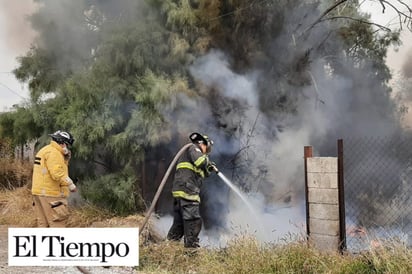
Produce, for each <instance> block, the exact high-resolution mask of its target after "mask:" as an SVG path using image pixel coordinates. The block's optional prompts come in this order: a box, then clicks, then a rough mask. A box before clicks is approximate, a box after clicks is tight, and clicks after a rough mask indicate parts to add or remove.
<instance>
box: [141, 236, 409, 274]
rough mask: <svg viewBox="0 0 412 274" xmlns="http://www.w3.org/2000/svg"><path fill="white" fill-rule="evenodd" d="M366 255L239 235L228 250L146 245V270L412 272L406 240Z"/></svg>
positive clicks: (143, 250) (143, 268) (143, 254)
mask: <svg viewBox="0 0 412 274" xmlns="http://www.w3.org/2000/svg"><path fill="white" fill-rule="evenodd" d="M391 245H392V246H382V247H381V248H378V249H373V250H370V251H368V252H365V253H363V254H358V255H354V254H346V255H342V254H339V253H333V252H332V253H324V252H320V251H318V250H316V249H314V248H310V247H308V245H306V243H304V242H296V243H289V244H283V245H281V244H260V243H259V242H258V241H256V240H255V239H254V238H251V237H239V238H237V239H235V240H233V241H232V242H230V243H229V245H228V246H227V247H226V248H221V249H206V248H201V249H199V250H197V252H195V253H192V252H188V250H187V249H185V248H183V247H182V244H181V243H175V242H168V241H165V242H162V243H159V244H150V245H147V246H141V248H140V266H139V267H138V268H137V270H138V271H139V272H140V271H141V272H143V273H209V274H210V273H227V274H232V273H233V274H237V273H240V274H242V273H244V274H246V273H339V274H344V273H345V274H346V273H353V274H359V273H365V274H366V273H405V274H407V273H412V253H411V250H410V249H407V248H406V247H405V246H403V245H401V244H399V243H398V244H395V243H391Z"/></svg>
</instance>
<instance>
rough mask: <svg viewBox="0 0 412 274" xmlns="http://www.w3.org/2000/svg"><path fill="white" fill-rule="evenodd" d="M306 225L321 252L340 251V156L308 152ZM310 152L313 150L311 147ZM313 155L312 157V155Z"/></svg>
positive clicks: (310, 239) (306, 157)
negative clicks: (325, 155) (316, 155)
mask: <svg viewBox="0 0 412 274" xmlns="http://www.w3.org/2000/svg"><path fill="white" fill-rule="evenodd" d="M306 152H307V149H306V147H305V181H306V186H305V190H306V209H307V211H306V217H307V220H306V226H307V236H308V240H309V243H310V244H311V245H312V246H314V247H315V248H317V249H319V250H322V251H339V250H341V237H342V235H341V225H340V215H341V211H340V209H339V200H340V197H339V185H338V158H337V157H313V155H311V154H312V153H310V154H308V155H307V154H306ZM310 152H311V150H310ZM309 155H310V156H309Z"/></svg>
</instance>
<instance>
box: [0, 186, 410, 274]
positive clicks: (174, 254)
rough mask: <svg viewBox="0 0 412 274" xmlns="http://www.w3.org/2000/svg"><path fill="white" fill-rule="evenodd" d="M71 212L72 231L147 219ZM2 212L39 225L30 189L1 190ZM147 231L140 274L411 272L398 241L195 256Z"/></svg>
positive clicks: (251, 245) (233, 247)
mask: <svg viewBox="0 0 412 274" xmlns="http://www.w3.org/2000/svg"><path fill="white" fill-rule="evenodd" d="M71 211H72V212H71V216H70V219H69V226H71V227H90V226H92V227H136V226H140V225H141V223H142V220H143V216H141V215H132V216H128V217H117V216H113V215H111V214H109V213H108V212H107V211H105V210H102V209H100V208H97V207H95V206H92V205H88V204H86V205H85V206H82V207H80V208H73V209H72V210H71ZM0 213H1V215H0V225H7V226H17V227H33V226H35V220H34V217H33V213H32V209H31V194H30V189H29V188H28V187H27V186H25V187H21V188H16V189H14V190H1V191H0ZM147 228H149V229H145V231H144V233H142V234H141V235H140V243H141V246H140V256H139V260H140V266H139V267H138V268H137V271H138V272H139V273H140V272H143V273H199V274H200V273H208V274H209V273H219V274H220V273H228V274H231V273H233V274H235V273H236V274H237V273H241V274H242V273H245V274H246V273H330V274H334V273H339V274H341V273H342V274H343V273H345V274H346V273H353V274H355V273H356V274H358V273H365V274H366V273H385V274H392V273H393V274H395V273H405V274H409V273H412V250H411V249H410V248H407V247H406V246H405V245H403V244H401V243H399V242H396V241H388V242H384V243H380V244H379V245H377V246H376V247H374V248H371V249H370V250H369V251H365V252H364V253H362V254H356V255H354V254H344V255H341V254H339V253H325V252H320V251H318V250H316V249H314V248H310V247H308V245H307V244H306V243H304V242H294V243H289V244H282V245H280V244H278V245H275V244H261V243H259V242H258V241H257V240H256V239H254V238H252V237H248V236H245V235H240V236H239V237H238V238H236V239H234V240H232V241H231V242H229V244H228V245H227V246H226V247H225V248H219V249H213V248H200V249H197V250H196V252H193V251H191V250H188V249H185V248H184V247H183V245H182V243H176V242H169V241H160V240H161V238H156V233H154V231H153V229H152V226H151V225H150V224H149V225H148V226H147ZM149 230H150V231H149Z"/></svg>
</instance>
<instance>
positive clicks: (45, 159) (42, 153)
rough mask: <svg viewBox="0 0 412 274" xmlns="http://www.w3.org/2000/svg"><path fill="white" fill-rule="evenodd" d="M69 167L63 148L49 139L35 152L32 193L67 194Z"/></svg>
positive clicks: (41, 194)
mask: <svg viewBox="0 0 412 274" xmlns="http://www.w3.org/2000/svg"><path fill="white" fill-rule="evenodd" d="M70 180H71V179H70V177H69V168H68V162H67V161H65V159H64V154H63V148H62V147H61V146H60V145H59V144H58V143H56V142H55V141H51V142H50V144H48V145H46V146H44V147H43V148H42V149H40V150H39V152H38V153H37V154H36V157H35V159H34V167H33V178H32V189H31V192H32V194H33V195H40V196H48V197H67V196H69V193H70V192H69V187H68V185H69V182H70Z"/></svg>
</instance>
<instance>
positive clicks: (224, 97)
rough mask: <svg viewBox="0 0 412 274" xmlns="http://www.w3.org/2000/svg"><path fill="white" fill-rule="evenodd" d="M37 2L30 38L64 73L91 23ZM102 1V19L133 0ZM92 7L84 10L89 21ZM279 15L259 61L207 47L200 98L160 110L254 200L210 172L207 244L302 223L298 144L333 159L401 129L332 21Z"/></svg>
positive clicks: (305, 7) (301, 9) (280, 232)
mask: <svg viewBox="0 0 412 274" xmlns="http://www.w3.org/2000/svg"><path fill="white" fill-rule="evenodd" d="M41 2H42V3H43V5H45V6H47V9H43V10H41V13H40V14H39V15H37V16H35V17H33V18H32V22H33V25H34V28H39V29H42V28H44V26H45V25H47V24H51V23H52V24H53V26H54V27H53V29H51V31H50V32H49V33H48V34H47V36H46V37H43V39H42V41H37V43H38V44H42V45H43V46H44V47H45V48H46V49H54V50H55V49H58V50H59V52H56V54H57V55H58V56H61V58H59V67H60V68H61V69H62V70H66V69H75V68H76V66H77V65H78V64H76V63H75V60H82V58H81V57H82V56H84V57H85V58H86V56H90V55H91V54H92V52H91V49H93V48H94V46H95V43H96V44H98V43H97V41H96V39H97V37H95V36H94V32H93V29H94V28H91V27H90V25H87V23H90V22H86V21H84V17H83V15H84V14H83V13H80V15H79V12H77V11H78V10H82V9H84V7H85V6H86V4H87V3H86V1H78V2H77V3H78V6H77V7H76V5H73V4H71V3H73V1H70V0H65V1H53V0H47V1H41ZM296 2H298V1H296ZM310 2H312V1H310ZM104 3H107V5H105V6H103V8H104V9H106V10H105V12H106V13H105V14H108V15H110V14H122V12H126V11H131V10H135V9H136V8H137V7H136V6H134V5H133V3H140V1H131V0H130V1H126V0H125V1H116V4H115V5H114V4H113V5H112V4H110V3H109V1H105V2H104ZM113 3H114V2H113ZM101 7H102V6H101ZM115 9H116V10H115ZM323 10H324V9H323ZM94 11H95V10H94V9H93V8H90V10H89V12H88V15H90V16H89V17H90V18H91V15H92V14H93V12H94ZM109 11H110V12H109ZM119 11H120V12H119ZM284 12H286V13H287V16H283V17H279V18H269V19H267V20H269V21H270V20H271V21H270V22H266V23H267V24H266V25H265V27H267V26H271V25H273V26H274V27H273V29H269V31H268V32H267V33H268V34H269V35H268V37H264V38H265V39H261V40H260V41H264V42H265V45H264V46H262V47H261V48H260V50H265V56H267V58H266V59H262V58H258V57H259V52H258V50H257V52H254V53H251V54H254V55H253V56H256V58H251V60H250V66H248V67H247V68H242V69H239V65H238V64H236V61H237V60H236V56H233V55H234V53H233V52H232V51H231V49H227V48H223V47H222V48H218V47H215V48H214V49H211V50H210V51H209V52H208V53H207V54H205V55H204V56H202V57H199V58H198V59H197V60H195V61H194V62H193V64H192V66H191V67H190V68H189V69H190V74H191V77H192V78H193V80H194V84H195V88H194V89H195V90H196V92H198V94H197V95H199V96H189V95H178V97H177V98H176V101H175V102H174V103H175V104H176V108H175V109H176V110H173V111H171V110H165V114H166V113H167V114H168V115H170V116H169V118H170V121H171V123H170V128H171V129H173V131H174V132H178V134H179V135H180V136H179V137H182V138H185V136H188V134H189V133H190V132H193V131H199V132H202V133H206V134H208V135H209V136H210V137H211V138H212V139H213V140H214V141H215V146H214V149H213V152H212V154H211V156H210V157H211V159H212V160H214V161H215V162H216V163H217V164H218V166H219V168H220V170H221V172H222V173H223V174H224V175H225V176H227V177H228V178H229V179H230V180H231V181H232V182H233V183H234V184H235V185H237V186H238V187H239V188H240V189H241V190H242V192H243V194H244V195H245V196H246V199H248V201H249V202H250V204H252V208H253V212H249V211H251V209H250V208H248V207H247V206H246V205H245V203H244V201H242V199H240V197H238V196H237V195H236V194H234V193H233V191H231V190H230V189H229V188H228V187H227V186H226V185H225V184H224V182H222V180H221V179H220V178H219V177H218V176H215V175H213V176H212V177H210V178H208V179H207V180H206V182H205V187H204V193H205V197H204V199H203V201H204V202H203V205H204V207H205V209H204V211H205V219H206V220H205V221H206V229H205V230H204V231H203V233H204V235H203V236H204V238H203V241H204V244H205V245H207V244H222V240H224V239H230V238H231V237H232V236H236V235H239V234H241V233H242V232H247V233H252V234H256V236H257V237H258V238H259V239H261V240H263V241H273V240H277V239H279V238H282V237H283V236H284V235H285V234H287V233H288V232H289V233H290V232H295V233H297V234H299V233H300V232H301V231H302V228H303V224H304V222H305V219H304V216H305V213H304V199H303V192H304V174H303V172H304V170H303V147H304V146H306V145H313V146H314V149H315V154H318V155H320V156H334V155H335V154H336V148H335V144H336V139H338V138H344V137H345V136H370V135H372V136H382V135H388V134H392V133H393V132H396V131H399V130H400V129H401V128H400V125H399V119H398V118H399V117H398V113H397V106H396V105H395V103H394V102H393V101H392V98H391V97H390V94H389V93H388V92H386V90H385V87H384V86H382V79H380V78H379V77H380V76H379V75H376V74H374V73H373V71H374V70H375V66H374V64H373V63H370V64H368V63H367V62H368V61H365V62H363V63H362V64H361V65H359V64H357V65H355V63H354V61H353V60H351V59H350V58H348V56H347V55H346V54H344V50H343V49H344V47H343V44H342V42H341V40H340V37H339V36H336V35H334V34H333V33H334V31H336V29H333V28H334V25H333V23H330V24H329V23H328V24H326V23H323V24H322V23H320V24H317V25H316V26H314V27H313V28H309V26H311V23H313V22H315V21H316V20H317V19H318V18H319V16H320V8H318V7H317V6H316V5H311V4H305V3H303V4H301V5H296V6H293V5H292V7H290V9H288V10H286V11H284ZM73 15H77V16H80V17H81V18H76V17H75V16H73ZM111 19H113V18H105V20H109V21H110V20H111ZM115 21H116V20H113V22H115ZM74 22H81V24H74ZM94 23H95V24H96V25H95V26H94V27H95V28H99V27H100V25H99V22H94ZM85 38H87V39H85ZM74 56H75V57H76V58H73V57H74ZM333 64H339V66H333ZM334 67H339V68H340V70H339V71H336V70H333V68H334ZM171 129H167V130H171ZM177 150H178V148H176V151H177ZM383 157H384V155H383ZM210 220H211V221H210ZM170 222H171V220H170V219H168V218H163V219H161V220H160V221H159V227H163V226H165V227H167V228H168V226H169V225H170ZM167 228H166V229H163V231H166V230H167ZM219 236H221V238H220V239H219ZM223 244H224V243H223Z"/></svg>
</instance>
